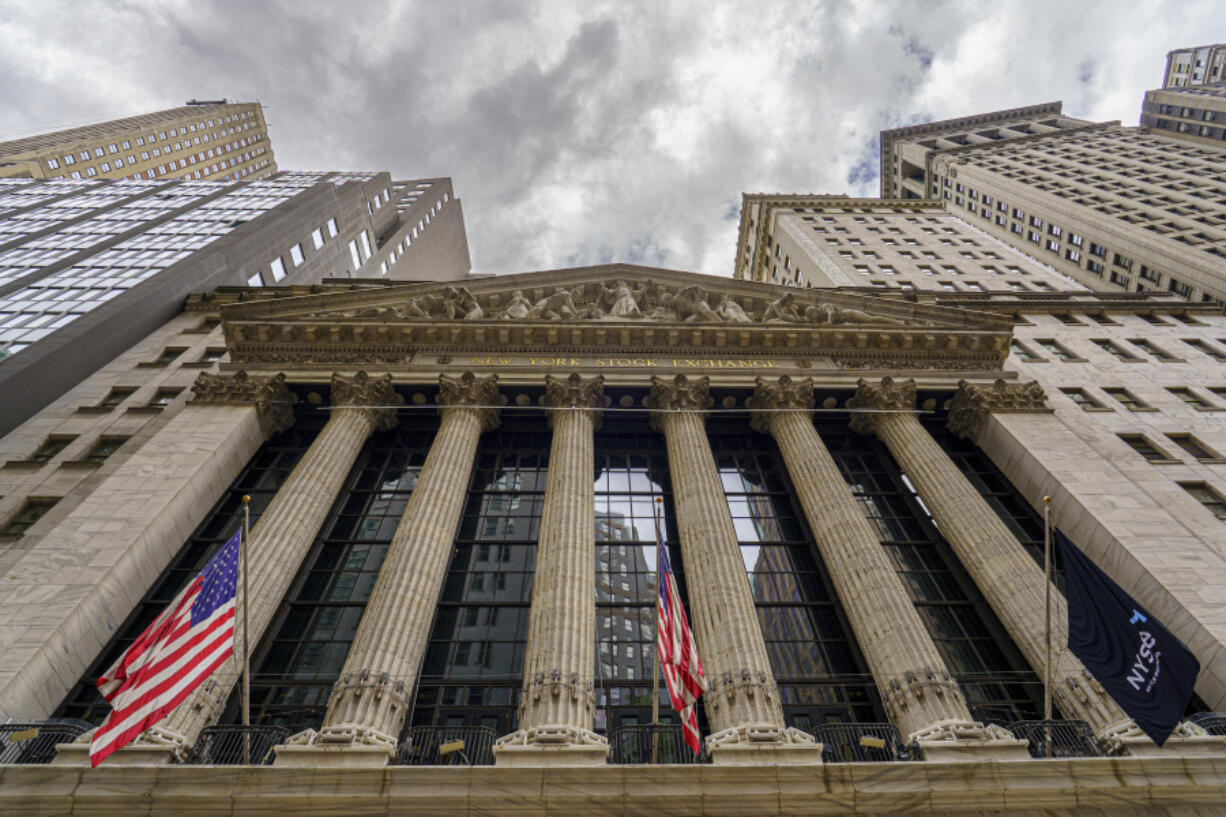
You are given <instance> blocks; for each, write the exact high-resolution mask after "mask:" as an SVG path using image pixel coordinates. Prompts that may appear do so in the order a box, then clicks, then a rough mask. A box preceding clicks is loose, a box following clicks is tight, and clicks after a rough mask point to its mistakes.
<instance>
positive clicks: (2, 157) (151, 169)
mask: <svg viewBox="0 0 1226 817" xmlns="http://www.w3.org/2000/svg"><path fill="white" fill-rule="evenodd" d="M276 171H277V162H276V160H275V159H274V158H273V153H272V144H271V143H270V142H269V140H268V124H267V122H265V121H264V109H263V108H262V107H261V106H260V103H258V102H228V101H226V100H217V101H208V102H202V101H197V100H191V101H189V102H188V103H187V104H186V105H183V106H181V107H178V108H169V109H167V110H164V111H156V112H154V113H147V114H141V115H140V116H128V117H124V118H123V119H112V120H110V121H109V122H99V123H97V124H94V125H84V126H82V127H76V128H69V129H67V130H58V131H52V132H50V133H42V134H39V135H37V136H27V137H23V138H21V139H12V140H10V141H7V142H0V178H33V179H94V178H98V179H211V180H218V179H243V178H261V177H264V176H268V175H270V174H272V173H275V172H276Z"/></svg>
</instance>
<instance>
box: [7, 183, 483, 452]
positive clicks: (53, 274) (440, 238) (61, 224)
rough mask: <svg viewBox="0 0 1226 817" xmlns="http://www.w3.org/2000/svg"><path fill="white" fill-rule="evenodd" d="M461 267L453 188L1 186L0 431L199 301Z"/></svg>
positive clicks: (459, 271)
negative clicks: (241, 288)
mask: <svg viewBox="0 0 1226 817" xmlns="http://www.w3.org/2000/svg"><path fill="white" fill-rule="evenodd" d="M468 272H469V256H468V240H467V236H466V234H465V232H464V218H463V213H462V211H461V209H460V202H459V200H458V199H455V198H453V195H452V189H451V180H450V179H446V178H441V179H420V180H413V181H396V180H393V179H392V178H391V177H390V176H388V174H387V173H334V172H332V173H329V172H321V173H288V172H286V173H277V174H275V175H274V176H271V177H268V178H264V179H260V180H258V181H251V180H245V181H200V182H197V181H182V182H180V181H146V180H139V181H137V180H129V179H125V180H120V181H63V180H55V181H30V180H17V179H11V180H0V392H2V393H3V394H4V395H5V400H4V401H3V405H2V406H0V433H3V432H6V431H8V430H11V429H12V428H14V427H15V426H16V425H17V424H18V423H20V422H22V421H23V420H25V419H26V418H28V417H30V416H31V415H32V414H34V413H35V412H37V411H38V410H40V409H41V408H42V407H44V406H46V405H47V404H48V403H49V402H51V401H52V400H53V399H55V398H56V397H58V396H59V395H61V394H63V393H64V391H65V390H66V389H68V388H69V387H71V386H73V385H75V384H76V383H78V382H80V381H81V380H82V379H83V378H84V377H86V376H87V375H88V374H91V373H93V372H94V371H96V370H98V369H99V368H100V367H102V366H105V365H107V363H108V362H109V361H111V360H113V359H114V358H115V357H116V356H117V355H119V354H120V353H122V352H123V351H124V350H126V349H128V348H129V347H131V346H132V345H133V344H135V343H137V342H139V341H141V340H142V339H144V338H146V337H148V336H149V334H150V333H151V332H153V331H155V330H156V329H157V328H158V327H160V326H162V325H163V324H164V323H165V322H166V321H167V320H169V319H170V318H172V317H173V316H175V315H176V314H178V313H179V312H180V310H181V308H182V304H183V302H184V300H185V299H186V298H187V296H188V295H189V294H190V293H193V292H207V291H212V290H213V289H215V288H216V287H219V286H237V285H248V286H265V285H274V284H286V285H293V284H314V283H319V282H320V281H321V280H322V279H323V278H324V277H326V276H341V277H347V276H371V277H386V278H388V279H390V280H423V279H424V280H453V279H461V278H464V277H466V276H467V275H468ZM181 351H182V349H181V348H180V347H177V346H176V347H171V348H167V349H166V350H164V351H161V352H159V353H158V354H157V355H155V356H154V358H153V359H151V360H150V361H148V363H149V365H152V366H160V365H165V364H166V363H167V362H168V361H169V360H172V359H173V358H174V357H175V356H176V355H177V354H178V353H179V352H181Z"/></svg>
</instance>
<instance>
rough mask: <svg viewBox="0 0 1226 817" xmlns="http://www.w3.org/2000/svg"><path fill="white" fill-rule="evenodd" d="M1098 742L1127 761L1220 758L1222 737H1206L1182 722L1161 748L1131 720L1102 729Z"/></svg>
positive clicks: (1224, 749) (1225, 741) (1225, 748)
mask: <svg viewBox="0 0 1226 817" xmlns="http://www.w3.org/2000/svg"><path fill="white" fill-rule="evenodd" d="M1099 738H1100V739H1101V740H1102V741H1103V743H1105V744H1107V746H1108V747H1110V748H1111V749H1113V750H1114V751H1116V752H1118V753H1120V754H1124V755H1128V756H1129V757H1172V756H1179V757H1206V756H1209V757H1222V756H1223V755H1226V737H1222V736H1220V735H1210V734H1209V733H1208V732H1206V731H1205V730H1204V729H1202V728H1201V727H1199V726H1197V725H1196V724H1193V723H1188V722H1187V721H1184V722H1183V723H1180V724H1179V725H1178V726H1176V727H1175V731H1174V732H1172V733H1171V736H1170V737H1169V738H1167V740H1166V743H1164V744H1163V745H1162V746H1159V745H1158V744H1156V743H1154V742H1153V741H1152V740H1150V739H1149V736H1148V735H1146V734H1145V733H1144V732H1142V731H1141V727H1139V726H1137V725H1136V723H1134V722H1133V721H1131V720H1127V721H1123V722H1122V723H1117V724H1116V725H1115V726H1112V727H1109V728H1107V729H1104V730H1103V731H1102V732H1101V733H1100V735H1099Z"/></svg>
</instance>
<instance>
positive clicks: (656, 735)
mask: <svg viewBox="0 0 1226 817" xmlns="http://www.w3.org/2000/svg"><path fill="white" fill-rule="evenodd" d="M663 503H664V498H663V497H656V501H655V504H654V505H652V506H651V508H652V518H653V519H654V520H655V524H656V597H655V603H656V607H655V610H654V611H653V615H652V617H651V620H652V622H653V623H652V628H651V632H652V634H653V635H654V636H655V638H654V639H652V640H653V642H654V643H652V645H651V764H652V765H653V766H654V765H656V763H657V760H658V756H659V752H660V548H662V547H664V537H662V536H661V535H660V505H662V504H663Z"/></svg>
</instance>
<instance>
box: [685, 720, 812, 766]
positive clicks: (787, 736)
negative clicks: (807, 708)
mask: <svg viewBox="0 0 1226 817" xmlns="http://www.w3.org/2000/svg"><path fill="white" fill-rule="evenodd" d="M706 744H707V756H708V757H710V758H711V763H712V764H714V765H716V766H761V765H768V766H770V765H780V766H815V765H818V764H820V763H821V762H822V745H821V744H820V743H818V742H817V741H815V740H813V736H812V735H809V734H806V733H804V732H801V731H800V730H799V729H791V728H787V729H783V728H780V727H778V726H774V725H772V724H761V723H754V724H746V725H744V726H734V727H732V728H730V729H725V730H723V731H722V732H716V733H715V734H714V735H709V736H708V737H707V741H706Z"/></svg>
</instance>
